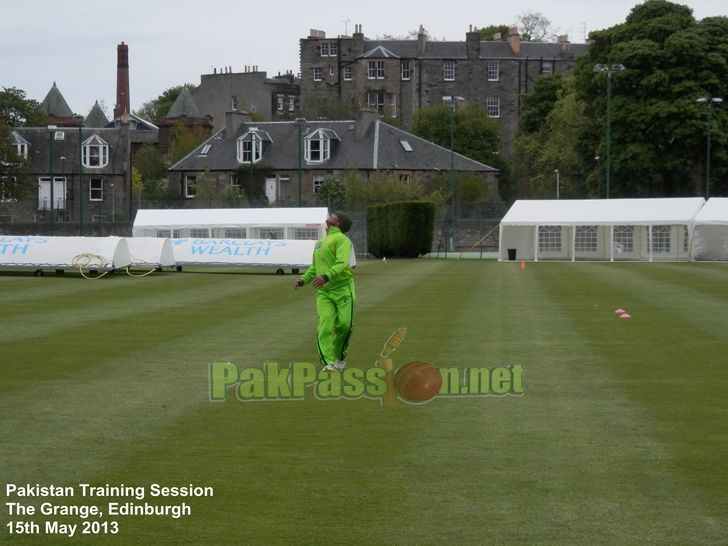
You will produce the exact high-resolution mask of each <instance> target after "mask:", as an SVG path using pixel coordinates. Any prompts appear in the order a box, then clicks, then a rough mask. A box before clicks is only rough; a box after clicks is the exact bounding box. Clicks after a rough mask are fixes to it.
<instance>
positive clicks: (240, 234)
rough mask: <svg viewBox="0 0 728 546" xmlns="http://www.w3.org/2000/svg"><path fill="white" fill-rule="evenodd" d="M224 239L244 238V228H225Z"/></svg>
mask: <svg viewBox="0 0 728 546" xmlns="http://www.w3.org/2000/svg"><path fill="white" fill-rule="evenodd" d="M225 238H226V239H245V228H240V229H226V230H225Z"/></svg>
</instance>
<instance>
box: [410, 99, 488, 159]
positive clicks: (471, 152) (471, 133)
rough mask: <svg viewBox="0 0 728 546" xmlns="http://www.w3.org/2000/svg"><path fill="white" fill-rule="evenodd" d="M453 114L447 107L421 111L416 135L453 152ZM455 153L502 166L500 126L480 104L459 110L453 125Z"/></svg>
mask: <svg viewBox="0 0 728 546" xmlns="http://www.w3.org/2000/svg"><path fill="white" fill-rule="evenodd" d="M452 115H453V114H452V112H451V110H450V106H448V105H446V104H442V105H437V106H431V107H429V108H423V109H421V110H419V111H418V112H417V113H416V114H415V115H414V117H413V119H412V132H413V133H414V134H416V135H418V136H420V137H422V138H424V139H426V140H429V141H431V142H434V143H435V144H439V145H440V146H443V147H445V148H450V123H451V116H452ZM453 124H454V127H453V149H454V150H455V151H456V152H457V153H459V154H462V155H464V156H466V157H469V158H470V159H474V160H475V161H480V162H481V163H485V164H486V165H492V166H494V164H496V163H497V162H498V150H499V148H500V126H499V125H498V122H497V121H495V120H494V119H493V118H490V117H488V114H487V113H486V112H485V110H484V109H483V108H481V107H480V106H478V105H477V104H467V105H465V106H463V107H460V108H458V109H457V110H456V111H455V114H454V121H453Z"/></svg>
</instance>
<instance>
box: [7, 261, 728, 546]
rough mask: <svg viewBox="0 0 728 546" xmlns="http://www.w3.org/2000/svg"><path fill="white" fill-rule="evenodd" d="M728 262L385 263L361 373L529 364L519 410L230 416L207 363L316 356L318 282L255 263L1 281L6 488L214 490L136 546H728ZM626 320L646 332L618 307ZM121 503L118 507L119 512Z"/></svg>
mask: <svg viewBox="0 0 728 546" xmlns="http://www.w3.org/2000/svg"><path fill="white" fill-rule="evenodd" d="M727 281H728V269H726V266H725V265H719V264H706V265H698V264H646V263H635V264H587V263H576V264H571V263H566V264H559V263H553V264H546V263H538V264H528V267H527V268H526V269H525V270H524V269H519V268H518V266H517V264H513V263H496V262H481V261H474V260H468V261H460V262H457V261H452V260H442V261H436V260H419V261H390V263H389V264H386V265H385V264H382V263H380V262H375V261H371V262H368V261H364V262H362V263H361V264H360V266H359V267H358V268H357V272H356V282H357V297H358V300H357V316H356V328H355V333H354V337H353V340H352V344H351V353H350V358H349V366H350V367H360V368H368V367H371V366H373V365H374V362H375V361H376V359H377V356H378V354H379V352H380V350H381V348H382V345H383V344H384V342H385V341H386V340H387V338H388V337H389V335H390V334H391V333H392V331H393V330H394V329H395V328H397V327H398V326H401V325H406V326H407V327H408V328H409V332H408V334H407V337H406V338H405V340H404V341H403V342H402V344H401V346H400V347H399V348H398V350H397V351H396V352H395V353H394V354H393V355H392V358H393V359H394V361H395V364H396V365H402V364H404V363H406V362H408V361H413V360H426V361H430V362H432V363H434V364H435V365H437V366H457V367H462V368H469V367H482V366H487V367H498V366H507V365H511V364H521V365H523V367H524V368H525V370H526V372H525V376H524V388H525V393H524V394H523V395H522V396H501V397H498V396H482V397H450V398H443V397H436V398H435V399H433V400H431V401H430V402H428V403H425V404H420V405H410V404H405V403H399V404H397V405H396V406H394V407H385V406H382V405H380V403H379V402H378V401H377V400H372V399H368V398H361V399H358V400H343V399H342V400H328V401H325V400H319V399H317V398H315V397H314V396H313V395H311V394H310V393H309V394H307V396H306V397H305V400H298V401H263V402H250V401H248V402H243V401H240V400H238V399H236V397H235V396H234V394H231V395H230V396H229V397H228V398H227V400H226V401H224V402H211V401H210V400H209V392H208V391H209V389H208V363H210V362H213V361H221V362H225V361H230V362H234V363H236V364H238V365H239V366H241V367H242V366H257V367H261V366H262V364H263V363H264V362H266V361H278V362H280V363H282V364H285V365H287V364H288V363H290V362H301V361H307V362H315V359H316V349H315V343H314V338H313V334H314V329H315V313H314V299H313V293H312V292H311V291H310V290H309V288H308V287H307V288H305V289H302V290H298V291H294V290H293V288H292V283H293V277H292V276H291V275H287V276H285V277H281V276H276V275H273V274H267V273H265V274H264V273H243V272H233V271H218V272H183V273H165V274H155V275H151V276H148V277H144V278H131V277H127V276H121V275H115V276H114V277H112V278H103V279H97V280H86V279H83V278H81V277H79V276H75V275H65V276H62V277H55V276H46V277H43V278H34V277H32V276H30V275H21V274H0V325H1V326H2V327H1V328H0V362H1V364H0V366H1V367H0V370H2V371H1V373H2V381H1V382H0V415H2V418H1V420H0V438H2V440H1V444H0V483H2V484H3V485H2V487H3V489H2V494H3V503H2V508H0V514H2V516H1V517H2V528H0V542H10V543H66V542H68V540H64V539H61V538H60V537H56V538H54V537H50V536H48V535H43V534H41V535H32V536H18V535H12V534H10V533H9V529H8V527H7V524H8V522H13V521H36V522H39V523H41V530H42V529H43V527H42V524H43V523H44V522H45V521H48V520H58V521H61V522H75V523H78V522H79V518H77V517H76V518H71V517H65V518H64V517H53V516H42V515H40V516H39V515H36V516H33V517H30V516H25V517H13V516H10V515H9V513H8V510H9V509H8V507H7V505H6V504H5V503H7V502H21V503H23V504H25V505H33V506H35V507H40V505H41V503H42V502H44V501H48V500H49V499H47V498H45V499H41V498H18V497H13V498H8V497H7V495H6V493H7V491H6V487H5V485H4V484H6V483H10V484H17V485H25V484H40V485H49V484H55V485H67V486H73V487H75V488H76V489H75V493H76V495H75V496H74V497H72V498H52V499H50V502H52V503H54V504H96V505H99V506H101V507H105V503H107V502H108V501H109V499H106V498H93V499H84V498H82V497H80V492H79V489H78V484H79V483H91V484H95V485H103V484H110V485H119V484H125V485H132V486H145V487H147V490H148V486H150V484H153V483H158V484H161V485H163V486H186V485H188V484H190V483H192V484H194V485H197V486H211V487H213V488H214V496H213V497H207V498H171V499H166V500H165V499H159V498H157V499H150V498H148V497H147V498H145V499H144V501H137V500H135V499H124V500H131V501H133V502H135V503H139V504H141V503H143V502H149V503H152V504H171V503H174V504H179V503H181V502H186V503H188V504H189V505H190V506H191V508H192V514H191V515H190V516H187V517H183V518H179V519H174V518H170V517H144V516H128V517H117V518H110V517H106V516H104V518H102V520H104V521H109V520H111V519H115V520H117V522H118V534H116V535H106V536H102V537H98V536H96V537H94V536H83V537H81V538H80V539H79V538H78V537H77V538H75V539H74V541H75V542H79V541H80V542H87V543H98V542H109V543H119V544H141V543H157V544H186V543H189V544H236V543H240V544H243V543H254V544H274V543H288V544H328V543H337V544H347V543H350V544H442V543H450V544H466V543H470V544H475V543H479V544H659V545H663V544H681V545H683V544H721V543H722V544H725V543H726V540H727V539H726V537H727V536H728V464H727V463H726V461H727V460H728V335H727V333H728V282H727ZM618 307H623V308H624V309H626V310H627V311H629V312H630V313H631V314H632V317H633V318H631V319H629V320H620V319H618V318H616V316H615V315H614V313H613V311H614V309H616V308H618ZM111 500H115V501H118V500H120V499H118V498H115V499H111Z"/></svg>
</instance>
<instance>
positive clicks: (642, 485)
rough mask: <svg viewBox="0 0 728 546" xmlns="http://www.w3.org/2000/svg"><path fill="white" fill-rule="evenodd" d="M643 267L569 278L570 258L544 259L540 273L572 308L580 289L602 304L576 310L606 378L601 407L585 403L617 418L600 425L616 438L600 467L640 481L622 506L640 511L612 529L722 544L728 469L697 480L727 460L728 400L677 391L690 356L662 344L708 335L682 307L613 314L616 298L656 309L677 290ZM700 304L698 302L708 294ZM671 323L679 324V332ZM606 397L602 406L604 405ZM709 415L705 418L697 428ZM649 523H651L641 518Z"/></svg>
mask: <svg viewBox="0 0 728 546" xmlns="http://www.w3.org/2000/svg"><path fill="white" fill-rule="evenodd" d="M639 265H642V264H626V265H621V266H619V268H618V270H617V271H609V269H608V268H605V267H604V266H603V264H584V265H583V266H581V265H580V266H577V267H579V270H576V271H572V272H570V274H568V275H567V274H565V271H564V269H563V268H564V267H569V265H568V264H543V265H542V266H541V267H540V268H538V271H537V274H538V276H539V277H538V278H541V279H542V280H543V282H542V286H543V288H544V291H548V292H551V294H552V297H553V298H555V299H558V300H560V301H562V303H564V304H566V305H565V306H564V308H565V309H569V307H570V306H569V305H568V303H567V302H568V301H569V300H571V299H573V300H574V301H578V300H579V299H580V298H579V297H578V294H579V293H589V294H590V295H591V296H592V298H593V299H594V301H596V302H597V303H595V304H593V305H595V306H596V307H594V309H593V311H592V312H591V313H590V312H589V309H588V305H579V306H574V307H572V313H573V320H572V321H571V322H572V325H571V328H573V329H574V330H575V331H576V332H578V335H579V337H580V338H581V339H582V345H583V348H584V349H585V351H586V352H585V354H591V355H593V357H594V361H593V364H594V366H593V369H592V371H591V373H590V376H591V377H595V376H597V375H602V376H604V379H605V380H604V381H603V384H602V387H600V388H599V389H598V390H595V391H594V394H593V397H594V400H593V401H592V403H590V404H589V406H588V408H585V409H591V410H592V411H593V410H594V409H596V408H598V407H599V406H603V407H602V411H604V412H605V416H606V417H608V419H609V422H608V423H605V427H604V428H601V429H599V433H600V434H602V435H603V438H604V439H606V440H607V443H606V444H605V445H604V446H603V452H602V454H603V457H604V465H606V468H602V469H599V471H600V472H605V471H606V472H608V473H609V475H611V477H612V478H615V477H618V476H620V475H621V476H623V477H624V479H626V480H629V482H631V483H632V484H634V486H635V489H633V490H632V492H631V493H629V494H625V495H624V497H623V498H622V502H629V506H630V508H631V516H630V517H629V518H624V516H622V518H623V521H622V522H621V524H619V525H616V526H614V527H610V529H612V531H613V532H621V533H623V534H622V535H621V537H620V535H615V539H619V540H620V541H621V540H626V539H630V540H634V539H635V537H636V536H638V533H642V534H644V536H643V537H640V538H639V540H638V542H640V543H678V544H701V543H706V542H708V543H709V542H714V541H716V540H719V538H718V537H720V536H723V535H724V534H725V532H726V531H727V530H728V522H727V521H726V519H725V499H724V498H723V497H722V496H721V494H720V490H722V489H723V488H724V487H725V483H726V479H725V472H723V471H720V470H719V471H718V475H716V474H712V475H711V476H710V477H709V478H707V477H705V476H704V475H703V479H702V480H700V481H702V482H703V483H702V484H701V483H699V481H696V479H695V478H696V476H700V475H701V474H702V470H699V469H702V468H703V467H704V466H705V465H706V463H708V462H709V461H711V462H712V463H715V464H719V463H718V461H719V460H720V459H721V458H723V457H724V456H725V453H726V452H728V445H727V444H726V441H725V440H724V438H725V420H724V419H723V421H722V422H720V424H719V428H720V431H719V432H718V433H717V434H716V433H715V431H711V430H710V429H714V428H715V426H716V424H717V423H716V421H715V419H716V418H717V417H718V415H717V414H716V412H717V411H720V410H718V407H722V408H723V409H722V412H723V413H725V408H726V405H725V402H723V401H722V400H720V398H717V396H719V393H718V392H716V393H715V395H716V397H715V398H714V399H713V401H709V402H708V408H709V409H707V411H705V408H702V409H700V408H696V404H695V401H696V400H700V398H701V395H700V392H697V391H696V392H692V393H690V392H686V391H685V388H686V387H687V389H688V391H689V390H690V386H689V385H686V384H685V382H684V379H685V378H684V377H683V378H682V379H683V381H682V383H683V384H682V389H680V388H679V387H678V384H679V383H680V379H679V378H678V376H682V375H684V374H683V371H682V370H680V364H681V361H680V360H678V361H677V362H676V361H674V360H671V359H666V360H663V359H660V358H655V354H654V353H655V349H657V352H658V354H659V353H660V352H661V350H660V345H662V344H666V343H667V344H668V345H671V346H672V351H673V354H680V353H681V352H683V351H685V350H686V349H685V348H684V347H683V346H681V343H682V342H681V341H678V340H683V339H685V340H687V341H688V343H690V340H696V341H697V343H698V344H700V341H699V340H700V339H701V338H700V336H701V334H700V331H698V330H696V331H695V332H690V331H689V328H688V331H687V332H685V331H684V325H681V321H680V317H679V315H680V312H679V311H678V312H675V313H671V312H670V310H669V309H663V310H662V312H661V313H659V314H657V313H655V314H654V316H652V317H651V319H645V318H644V316H643V314H642V313H641V312H638V311H635V316H636V317H642V318H635V319H630V320H629V321H624V320H620V319H618V318H616V317H614V316H610V315H609V312H610V311H611V310H610V309H609V307H610V303H611V301H612V298H615V297H616V298H617V299H622V298H626V300H627V301H631V302H634V307H635V309H636V310H637V309H645V310H647V309H649V302H650V301H652V300H658V301H660V300H663V298H664V299H669V298H670V294H671V292H672V291H673V290H674V288H673V287H672V286H671V285H672V283H666V284H664V283H662V282H661V281H660V278H661V276H662V274H661V271H660V269H661V265H659V264H653V267H654V270H653V271H654V279H649V277H650V275H649V273H650V271H649V270H646V269H644V268H639V267H638V266H639ZM572 267H573V266H572ZM625 273H626V276H629V275H631V274H635V275H639V276H640V277H641V278H642V279H643V282H636V281H635V282H629V281H627V282H625V279H624V277H625ZM684 275H685V277H686V278H685V281H686V282H688V283H689V280H690V279H689V277H690V271H689V270H687V269H686V270H685V271H684ZM600 286H601V287H602V288H601V289H600V288H599V287H600ZM648 286H649V291H648V290H646V288H647V287H648ZM630 287H633V288H632V290H630ZM695 303H696V304H697V305H698V306H699V305H700V299H698V300H695ZM604 307H607V309H604ZM625 307H626V306H625ZM706 314H707V315H708V316H710V314H709V313H706ZM645 315H647V316H650V313H647V312H646V313H645ZM714 318H715V317H714ZM650 320H651V321H652V324H650ZM670 324H674V325H675V326H676V327H675V328H674V329H673V328H671V327H670ZM710 336H711V334H710V332H709V333H708V337H710ZM695 348H697V347H695ZM687 350H690V349H689V348H688V349H687ZM665 354H669V352H667V351H665ZM678 358H679V357H678ZM676 363H677V367H676V366H675V364H676ZM670 376H673V380H675V379H677V381H675V386H676V387H678V390H682V393H681V394H678V393H677V392H670V391H671V390H672V389H669V388H668V389H666V388H665V383H664V380H665V379H667V378H669V377H670ZM688 382H689V381H688ZM721 383H723V384H725V381H721ZM698 390H701V389H698ZM676 395H677V396H676ZM709 398H710V396H709ZM599 399H602V400H601V403H599V404H597V400H599ZM687 400H690V401H691V402H690V403H689V404H690V407H686V401H687ZM716 402H717V404H716ZM696 412H697V414H698V415H696ZM701 413H702V415H701ZM679 415H682V416H683V418H682V419H681V418H680V417H679ZM701 417H702V418H703V419H705V420H703V421H702V425H699V426H698V428H699V430H696V428H695V427H696V425H698V422H700V421H701ZM591 421H592V424H591V426H594V422H593V419H592V420H591ZM686 433H687V434H688V437H687V438H686V436H685V434H686ZM712 440H715V441H712ZM686 447H687V448H688V452H689V453H690V454H692V455H693V456H697V460H696V459H693V460H691V461H690V462H689V463H688V464H687V465H686V461H685V458H684V457H685V451H684V450H685V448H686ZM696 447H697V449H695V448H696ZM695 463H697V465H696V466H693V467H692V469H690V468H689V467H690V466H691V464H693V465H694V464H695ZM602 498H604V497H602ZM721 499H722V500H721ZM614 500H615V501H618V500H619V499H618V498H617V499H614ZM641 520H642V521H643V522H644V523H642V524H640V521H641ZM614 523H616V522H614ZM630 537H631V538H630Z"/></svg>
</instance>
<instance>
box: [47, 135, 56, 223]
mask: <svg viewBox="0 0 728 546" xmlns="http://www.w3.org/2000/svg"><path fill="white" fill-rule="evenodd" d="M55 132H56V126H55V125H49V126H48V143H49V146H48V147H49V155H48V163H49V165H48V170H49V171H50V179H51V187H50V190H51V193H50V209H49V210H48V231H49V234H50V235H53V198H54V197H55V196H54V195H53V139H54V138H55V134H54V133H55Z"/></svg>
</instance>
